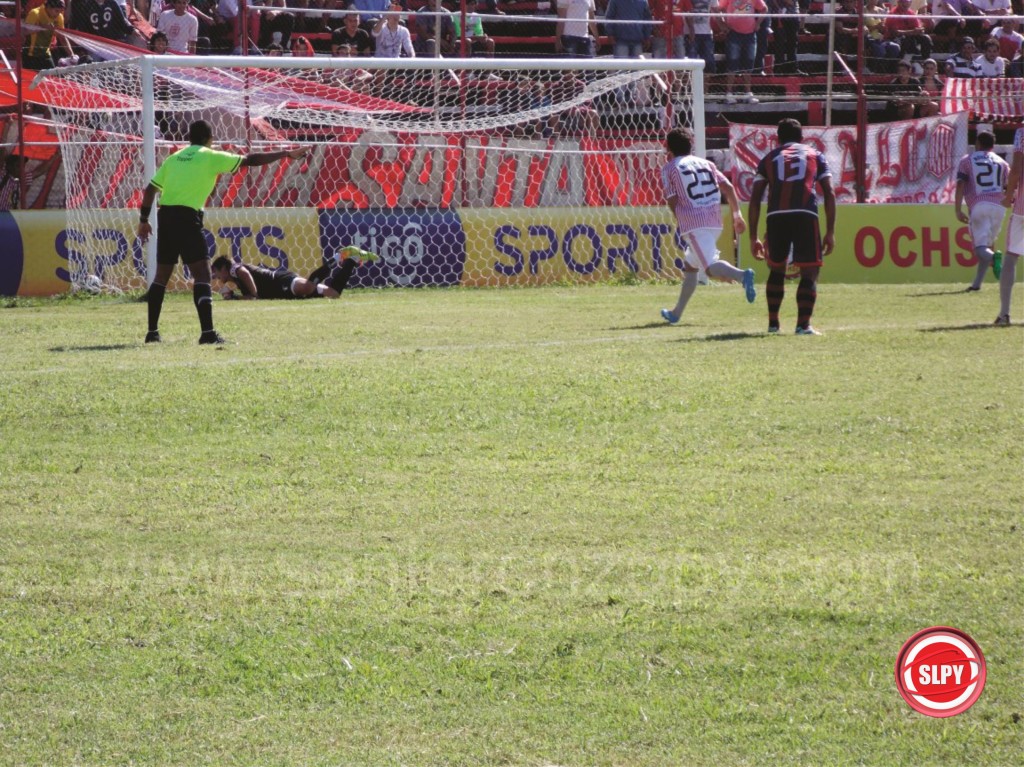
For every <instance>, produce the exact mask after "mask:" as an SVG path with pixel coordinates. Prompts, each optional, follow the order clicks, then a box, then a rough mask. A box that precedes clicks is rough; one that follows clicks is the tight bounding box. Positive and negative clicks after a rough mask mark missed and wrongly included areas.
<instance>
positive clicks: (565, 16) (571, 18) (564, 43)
mask: <svg viewBox="0 0 1024 767" xmlns="http://www.w3.org/2000/svg"><path fill="white" fill-rule="evenodd" d="M594 8H595V6H594V0H558V24H557V25H556V27H555V53H558V54H562V53H564V54H565V55H566V56H569V57H570V58H587V59H589V58H593V57H594V54H595V53H596V49H597V40H598V31H597V22H596V21H595V20H594ZM588 32H589V33H590V34H587V33H588Z"/></svg>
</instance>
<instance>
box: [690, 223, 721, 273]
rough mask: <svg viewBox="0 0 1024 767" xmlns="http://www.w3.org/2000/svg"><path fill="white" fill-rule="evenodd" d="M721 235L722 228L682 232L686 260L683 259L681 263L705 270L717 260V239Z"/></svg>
mask: <svg viewBox="0 0 1024 767" xmlns="http://www.w3.org/2000/svg"><path fill="white" fill-rule="evenodd" d="M721 234H722V227H715V228H712V227H708V228H705V229H691V230H690V231H689V232H684V233H683V242H685V243H686V258H684V259H683V263H685V264H686V265H687V266H692V267H693V268H694V269H704V270H707V268H708V267H709V266H711V265H712V264H713V263H715V261H717V260H718V238H719V237H720V236H721Z"/></svg>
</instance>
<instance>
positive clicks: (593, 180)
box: [33, 56, 731, 289]
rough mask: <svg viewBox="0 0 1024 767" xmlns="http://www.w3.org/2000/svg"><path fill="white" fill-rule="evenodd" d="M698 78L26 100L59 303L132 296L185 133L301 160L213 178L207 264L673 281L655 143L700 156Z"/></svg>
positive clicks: (565, 65)
mask: <svg viewBox="0 0 1024 767" xmlns="http://www.w3.org/2000/svg"><path fill="white" fill-rule="evenodd" d="M702 75H703V62H702V61H699V60H689V59H684V60H647V59H559V60H554V59H545V60H529V59H488V58H473V59H437V58H435V59H377V58H345V57H336V58H319V57H318V58H307V59H301V58H283V57H274V56H268V57H239V56H217V57H196V56H140V57H138V58H133V59H125V60H120V61H108V62H100V63H95V64H88V65H83V66H76V67H67V68H60V69H54V70H48V71H46V72H43V73H41V74H40V75H39V77H37V78H36V81H35V82H34V83H33V87H38V88H41V89H43V90H44V94H45V98H46V100H47V103H49V104H50V105H51V112H52V116H53V119H54V121H55V122H56V123H57V125H58V134H59V139H60V144H61V152H62V153H63V162H64V165H65V169H66V171H65V178H66V184H67V227H66V230H65V232H64V235H63V237H64V243H63V244H64V247H65V250H66V253H67V258H68V262H69V269H68V271H69V273H70V274H71V279H72V281H74V282H81V281H84V280H85V279H86V278H87V277H89V276H90V275H93V276H96V277H99V278H100V280H101V281H102V282H103V283H105V284H112V285H116V286H117V287H120V288H122V289H132V288H135V289H142V288H144V287H145V286H146V284H147V279H148V277H149V276H150V275H151V274H152V268H153V266H152V265H153V260H154V257H155V256H154V252H153V247H152V245H151V246H150V247H149V248H143V247H142V246H141V244H140V243H139V242H138V241H137V240H136V238H135V235H134V231H135V224H136V221H137V209H138V205H139V200H140V198H141V192H142V189H143V188H144V187H145V185H146V184H147V183H148V180H149V179H150V178H152V176H153V173H154V172H155V170H156V168H157V167H158V165H159V163H160V162H161V161H162V160H163V159H164V158H166V157H167V156H168V155H169V154H170V153H171V152H173V151H176V150H177V149H180V148H181V147H183V146H184V145H185V144H187V143H188V140H187V132H188V126H189V125H190V124H191V122H192V121H194V120H196V119H204V120H206V121H208V122H209V123H210V124H211V125H212V127H213V135H214V146H215V147H217V148H223V149H226V150H229V151H235V152H239V153H245V152H257V151H272V150H274V149H278V148H281V147H283V146H288V147H291V146H296V145H307V146H310V147H311V150H312V151H311V152H310V153H309V154H308V155H307V157H306V158H304V159H302V160H295V161H285V162H282V163H276V164H273V165H269V166H262V167H258V168H246V169H243V171H241V172H239V173H237V174H234V175H225V176H222V177H221V179H220V181H219V183H218V184H217V187H216V189H215V190H214V193H213V195H212V197H211V199H210V201H209V203H208V207H207V212H206V219H205V227H206V230H207V241H208V243H209V246H210V254H211V256H219V255H223V256H228V257H230V258H233V259H236V260H240V261H244V262H246V263H256V264H261V265H264V266H269V267H272V268H288V269H291V270H293V271H296V272H299V273H305V272H308V271H311V270H312V269H313V268H316V267H317V266H319V265H320V264H321V263H323V261H324V260H325V259H331V258H333V257H334V255H335V253H336V252H337V250H338V249H339V248H340V247H342V246H344V245H349V244H352V245H357V246H359V247H362V248H364V249H367V250H373V251H375V252H377V253H378V254H379V255H380V256H381V258H380V259H379V260H378V261H377V262H376V263H373V264H363V265H362V266H360V267H359V269H358V270H357V271H356V273H355V274H354V275H353V284H354V285H357V286H387V285H397V286H429V285H444V286H450V285H474V286H485V285H520V284H521V285H527V284H543V283H548V282H555V281H559V282H563V281H568V282H577V281H595V280H603V279H617V278H624V277H630V278H642V279H650V278H658V277H668V278H671V279H675V278H676V277H677V276H678V273H679V272H678V268H679V265H680V260H681V257H682V251H681V249H680V246H679V243H678V241H677V240H676V238H675V236H674V232H675V225H674V220H673V218H672V215H671V213H670V212H669V211H668V210H667V208H666V207H665V205H664V202H663V194H662V190H661V179H660V168H661V166H662V164H663V163H664V162H665V160H666V159H667V158H666V154H665V149H664V136H665V133H666V132H667V131H668V130H669V129H670V128H672V127H687V128H690V129H691V130H692V131H693V133H694V138H695V153H697V154H703V152H704V90H703V77H702ZM154 220H155V217H154ZM726 224H727V225H728V222H726ZM728 234H729V235H730V236H731V233H728ZM182 286H183V285H182V284H179V285H177V287H182Z"/></svg>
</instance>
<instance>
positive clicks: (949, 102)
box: [942, 77, 1024, 122]
mask: <svg viewBox="0 0 1024 767" xmlns="http://www.w3.org/2000/svg"><path fill="white" fill-rule="evenodd" d="M957 112H971V113H972V114H973V115H974V118H975V119H978V120H1006V121H1007V122H1009V121H1011V120H1013V118H1024V78H1021V77H950V78H949V79H948V80H946V86H945V88H944V89H943V92H942V114H944V115H949V114H955V113H957Z"/></svg>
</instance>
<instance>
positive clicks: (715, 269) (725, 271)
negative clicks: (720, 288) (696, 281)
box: [708, 261, 743, 282]
mask: <svg viewBox="0 0 1024 767" xmlns="http://www.w3.org/2000/svg"><path fill="white" fill-rule="evenodd" d="M708 274H710V275H711V276H712V277H718V278H719V279H724V280H735V281H736V282H743V270H742V269H737V268H736V267H735V266H733V265H732V264H730V263H729V262H728V261H715V263H713V264H712V265H711V266H709V267H708Z"/></svg>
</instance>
